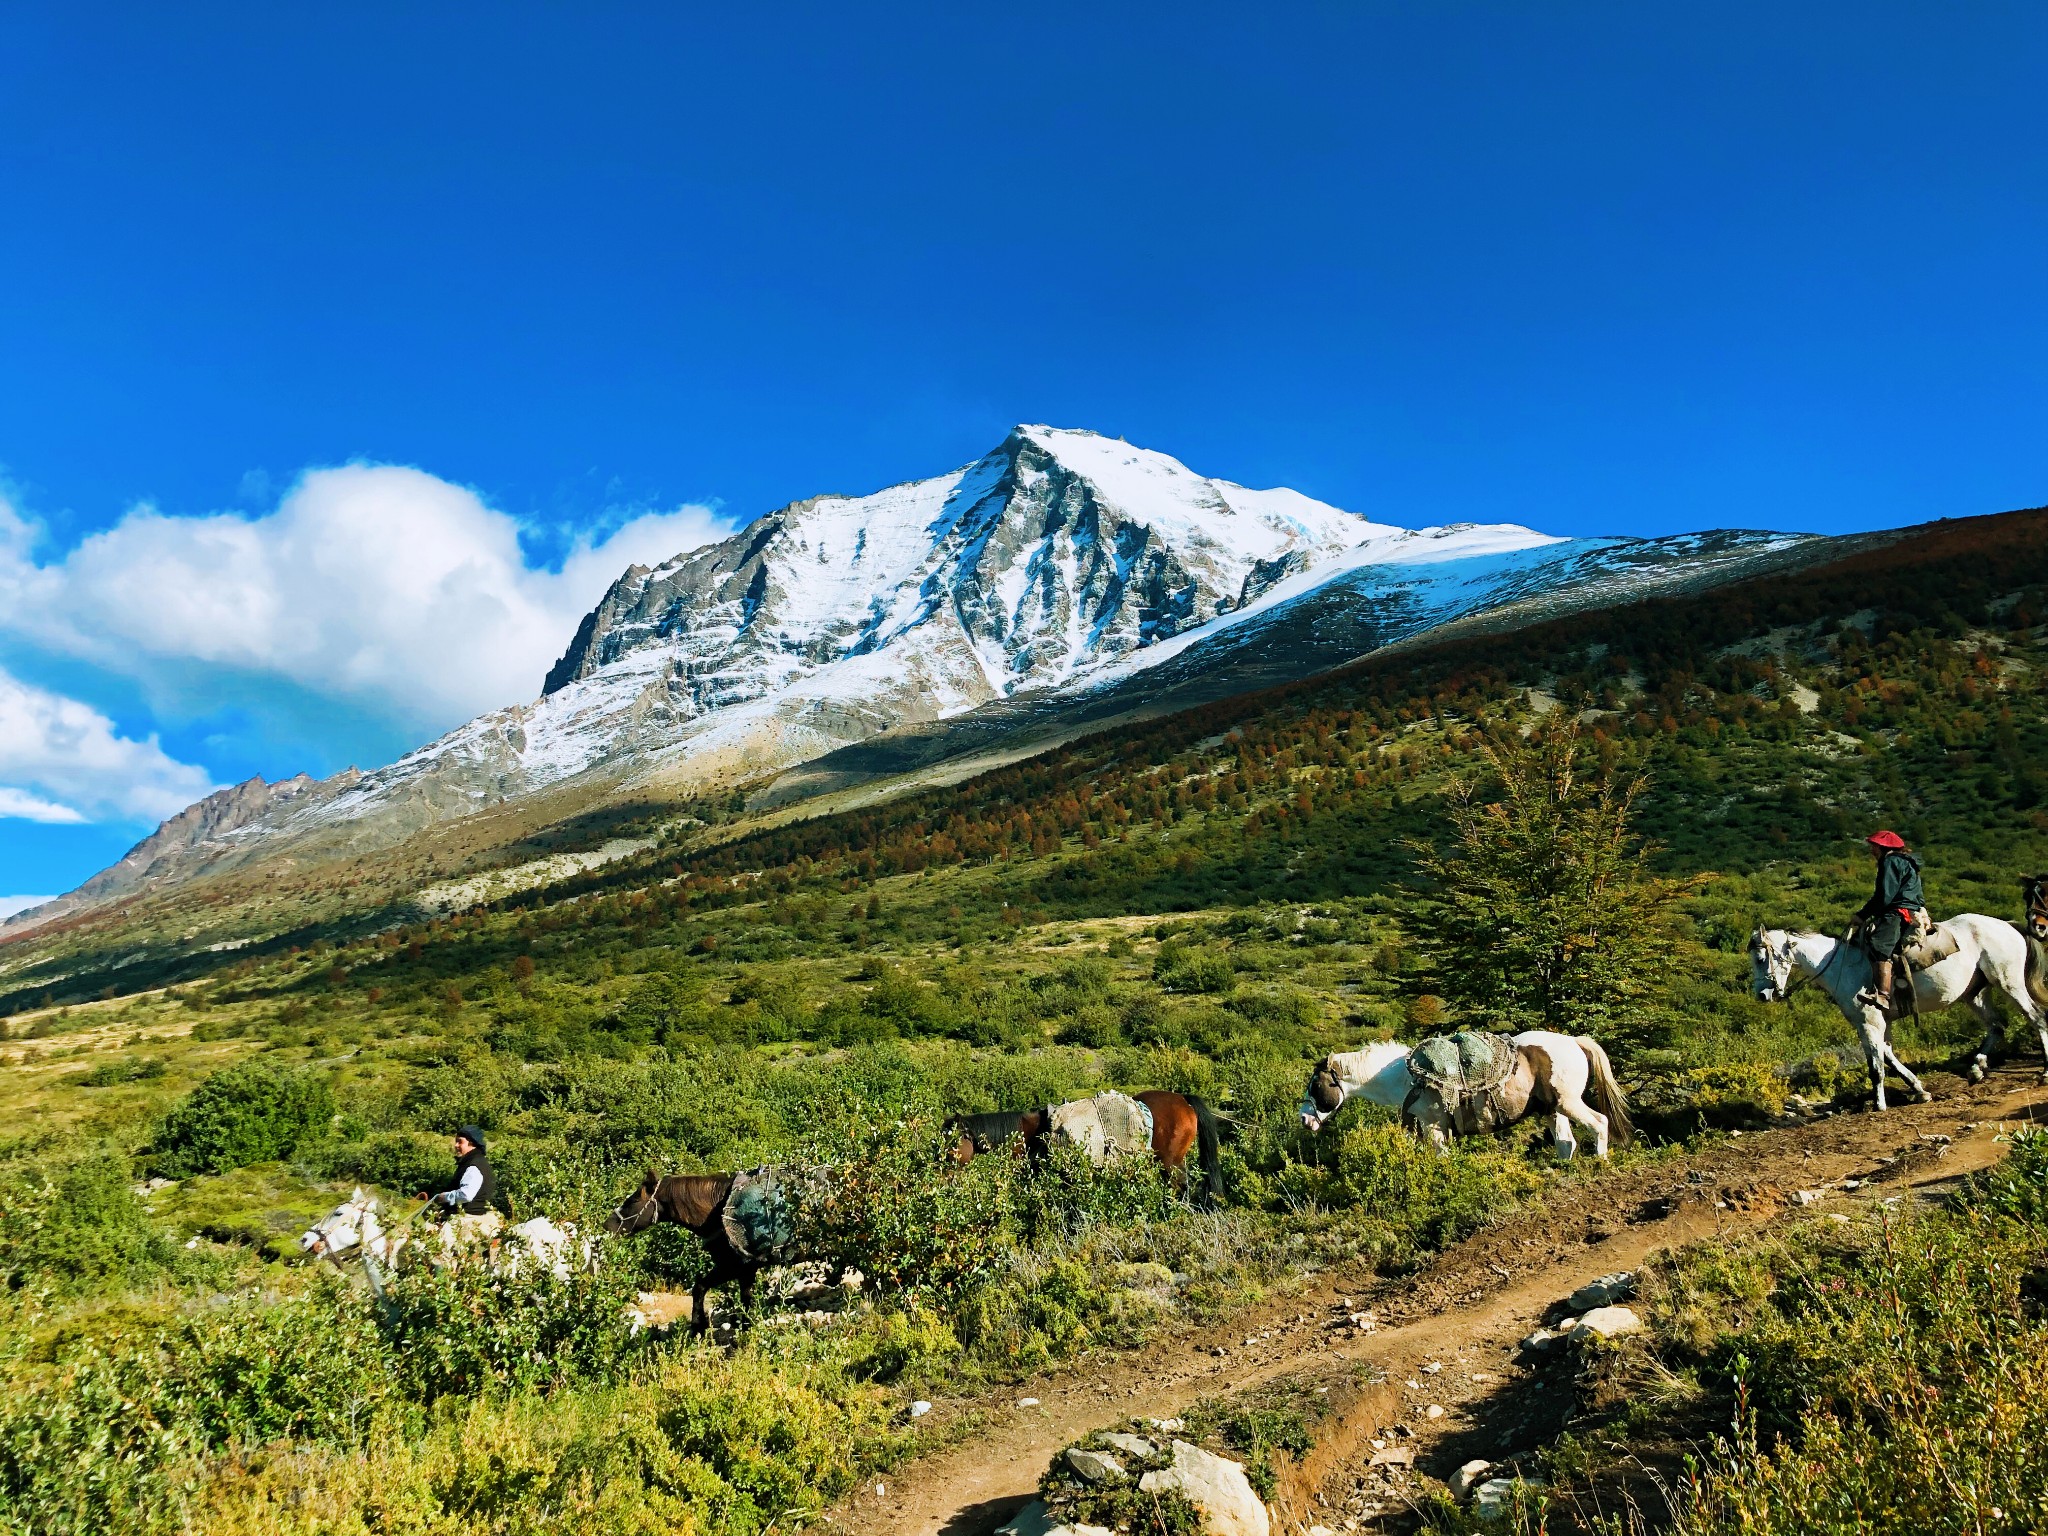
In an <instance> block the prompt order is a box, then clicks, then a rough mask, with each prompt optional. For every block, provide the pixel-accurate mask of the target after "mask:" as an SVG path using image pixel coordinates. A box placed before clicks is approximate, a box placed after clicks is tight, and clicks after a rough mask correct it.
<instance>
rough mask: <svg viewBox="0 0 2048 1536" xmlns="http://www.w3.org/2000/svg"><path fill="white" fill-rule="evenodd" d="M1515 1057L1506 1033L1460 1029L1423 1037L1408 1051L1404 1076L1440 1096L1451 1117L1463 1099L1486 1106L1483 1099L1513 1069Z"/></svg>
mask: <svg viewBox="0 0 2048 1536" xmlns="http://www.w3.org/2000/svg"><path fill="white" fill-rule="evenodd" d="M1515 1060H1516V1057H1515V1042H1514V1041H1513V1040H1512V1039H1510V1038H1509V1037H1508V1036H1506V1035H1490V1034H1480V1033H1478V1032H1476V1031H1473V1030H1466V1029H1461V1030H1459V1031H1458V1032H1457V1033H1456V1034H1455V1035H1438V1036H1437V1037H1436V1038H1435V1039H1433V1040H1425V1041H1423V1042H1422V1044H1420V1045H1418V1046H1417V1047H1415V1049H1414V1050H1412V1051H1410V1052H1409V1053H1408V1075H1409V1076H1410V1077H1411V1078H1413V1079H1414V1080H1415V1084H1416V1086H1417V1087H1419V1088H1427V1089H1429V1090H1431V1091H1432V1092H1433V1093H1435V1094H1436V1096H1437V1097H1438V1098H1440V1099H1442V1100H1443V1104H1444V1108H1445V1109H1446V1110H1448V1111H1449V1112H1450V1113H1451V1115H1452V1116H1453V1117H1454V1118H1455V1116H1456V1115H1457V1113H1458V1106H1459V1105H1460V1103H1462V1102H1463V1101H1464V1100H1466V1099H1478V1100H1480V1101H1482V1102H1481V1108H1482V1109H1484V1108H1486V1107H1487V1106H1486V1103H1485V1101H1486V1100H1489V1099H1490V1098H1491V1097H1492V1095H1493V1093H1494V1091H1495V1090H1496V1089H1498V1088H1499V1087H1500V1085H1501V1084H1502V1083H1504V1082H1506V1081H1507V1080H1508V1075H1509V1074H1510V1073H1511V1072H1513V1071H1514V1070H1515Z"/></svg>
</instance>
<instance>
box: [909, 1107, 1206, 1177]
mask: <svg viewBox="0 0 2048 1536" xmlns="http://www.w3.org/2000/svg"><path fill="white" fill-rule="evenodd" d="M1131 1097H1132V1098H1134V1099H1136V1100H1137V1101H1138V1102H1139V1103H1140V1104H1142V1105H1144V1106H1145V1108H1146V1109H1147V1110H1148V1111H1150V1112H1151V1115H1152V1155H1153V1156H1154V1157H1155V1158H1157V1159H1158V1160H1159V1166H1160V1167H1162V1168H1164V1169H1166V1170H1167V1171H1168V1172H1169V1173H1179V1174H1181V1175H1182V1185H1183V1187H1185V1185H1186V1182H1187V1181H1186V1173H1187V1158H1188V1153H1189V1152H1191V1151H1192V1152H1194V1153H1195V1160H1196V1164H1197V1166H1199V1167H1200V1168H1201V1170H1202V1190H1203V1197H1204V1198H1205V1199H1206V1200H1207V1201H1208V1202H1210V1203H1211V1204H1215V1203H1218V1202H1220V1201H1221V1200H1222V1199H1223V1170H1222V1167H1221V1155H1222V1150H1223V1133H1222V1124H1223V1117H1222V1116H1220V1115H1218V1114H1217V1113H1216V1111H1215V1110H1213V1109H1211V1108H1210V1107H1209V1106H1208V1105H1207V1104H1205V1103H1203V1102H1202V1100H1200V1099H1194V1098H1189V1097H1188V1096H1187V1095H1186V1094H1181V1093H1168V1092H1166V1091H1165V1090H1164V1089H1159V1088H1153V1089H1148V1090H1147V1091H1146V1092H1144V1093H1134V1094H1132V1095H1131ZM946 1129H947V1130H948V1131H951V1132H953V1133H954V1142H953V1145H952V1147H951V1149H950V1150H949V1153H948V1155H949V1156H950V1157H951V1158H952V1159H953V1161H955V1162H956V1163H964V1162H967V1161H968V1160H969V1159H971V1158H973V1157H974V1156H975V1155H976V1154H977V1153H982V1152H993V1151H994V1150H995V1149H996V1148H998V1147H1000V1146H1005V1145H1008V1144H1010V1143H1012V1142H1015V1143H1016V1145H1015V1148H1014V1155H1017V1156H1020V1157H1024V1158H1027V1159H1028V1160H1029V1161H1030V1162H1031V1163H1032V1165H1033V1166H1034V1167H1035V1166H1037V1165H1038V1164H1039V1163H1041V1162H1043V1161H1044V1159H1045V1156H1046V1153H1047V1152H1048V1151H1049V1150H1050V1146H1049V1139H1050V1136H1051V1133H1052V1110H1051V1108H1050V1107H1047V1108H1041V1109H1025V1110H1010V1111H1005V1112H999V1113H997V1114H991V1115H955V1116H953V1117H952V1118H951V1119H950V1120H948V1121H947V1122H946Z"/></svg>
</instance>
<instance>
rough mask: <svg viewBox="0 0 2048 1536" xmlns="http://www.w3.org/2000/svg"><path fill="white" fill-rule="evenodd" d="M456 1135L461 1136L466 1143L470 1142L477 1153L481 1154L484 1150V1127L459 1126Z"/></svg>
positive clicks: (456, 1128)
mask: <svg viewBox="0 0 2048 1536" xmlns="http://www.w3.org/2000/svg"><path fill="white" fill-rule="evenodd" d="M455 1134H456V1135H458V1136H460V1137H461V1138H462V1139H463V1140H464V1141H466V1142H468V1143H469V1144H470V1145H471V1146H473V1147H475V1148H476V1149H477V1151H479V1152H481V1151H483V1150H484V1133H483V1127H482V1126H477V1125H458V1126H457V1127H455Z"/></svg>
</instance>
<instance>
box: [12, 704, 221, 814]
mask: <svg viewBox="0 0 2048 1536" xmlns="http://www.w3.org/2000/svg"><path fill="white" fill-rule="evenodd" d="M212 787H213V783H212V778H211V776H210V775H209V774H208V773H207V772H206V770H205V769H204V768H199V767H196V766H194V765H193V764H191V763H181V762H179V761H178V760H177V759H176V758H173V757H171V756H170V755H169V754H168V753H166V752H165V751H164V750H163V748H162V747H161V746H159V745H158V744H157V739H156V737H155V736H150V737H148V738H146V739H145V740H142V741H137V740H135V739H133V738H132V737H127V736H123V735H121V734H120V733H119V732H118V731H117V730H116V729H115V728H114V722H113V721H111V720H109V719H108V718H107V717H106V716H105V715H103V714H101V713H100V712H99V711H98V710H96V709H94V708H92V706H90V705H88V704H83V703H80V702H79V701H78V700H77V699H68V698H65V697H64V696H63V695H61V694H56V693H51V692H49V691H48V690H47V689H43V688H37V687H35V686H33V685H31V684H29V683H25V682H23V681H21V679H19V678H17V677H14V676H12V675H11V674H9V673H7V672H4V671H0V817H18V818H21V819H23V820H27V821H40V822H54V823H62V822H82V821H108V820H122V821H155V820H159V819H161V818H163V817H165V816H169V815H171V814H173V813H174V812H176V811H177V810H179V809H181V808H182V807H184V806H186V805H189V804H191V802H192V801H193V800H195V799H197V798H198V797H199V796H201V795H204V794H205V793H207V791H208V790H210V789H211V788H212Z"/></svg>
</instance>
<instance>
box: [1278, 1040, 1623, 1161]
mask: <svg viewBox="0 0 2048 1536" xmlns="http://www.w3.org/2000/svg"><path fill="white" fill-rule="evenodd" d="M1514 1047H1515V1064H1514V1066H1513V1068H1512V1069H1511V1070H1510V1071H1509V1073H1508V1075H1507V1078H1506V1080H1505V1081H1503V1082H1502V1083H1501V1084H1500V1085H1499V1088H1498V1089H1497V1090H1496V1092H1495V1093H1493V1094H1491V1095H1488V1096H1486V1097H1485V1099H1484V1100H1482V1099H1481V1098H1479V1097H1473V1096H1466V1097H1462V1098H1460V1099H1458V1100H1457V1101H1456V1102H1453V1103H1446V1102H1445V1100H1444V1098H1443V1096H1442V1095H1441V1094H1439V1093H1438V1092H1437V1091H1436V1090H1435V1089H1434V1088H1431V1087H1429V1086H1427V1085H1426V1084H1422V1083H1418V1082H1417V1081H1416V1080H1415V1078H1414V1076H1413V1075H1412V1074H1411V1073H1410V1072H1409V1070H1408V1057H1409V1054H1410V1052H1411V1051H1412V1050H1413V1047H1411V1046H1408V1045H1404V1044H1402V1043H1401V1042H1400V1041H1398V1040H1381V1041H1379V1042H1377V1043H1376V1044H1373V1045H1369V1046H1367V1047H1365V1049H1363V1050H1359V1051H1343V1052H1340V1053H1338V1054H1337V1055H1334V1056H1325V1057H1324V1058H1323V1059H1322V1060H1321V1061H1319V1062H1317V1063H1316V1067H1315V1071H1314V1072H1313V1073H1311V1074H1310V1076H1309V1080H1308V1088H1307V1089H1306V1090H1305V1091H1304V1092H1303V1094H1302V1096H1301V1123H1302V1126H1303V1127H1304V1128H1305V1129H1306V1130H1308V1131H1310V1132H1315V1131H1320V1130H1321V1129H1322V1128H1323V1126H1324V1124H1325V1123H1326V1122H1327V1121H1328V1120H1329V1118H1330V1116H1332V1115H1334V1114H1335V1113H1336V1112H1337V1111H1338V1110H1339V1109H1341V1108H1342V1107H1343V1106H1344V1103H1345V1101H1346V1100H1348V1099H1365V1100H1367V1101H1369V1102H1371V1103H1374V1104H1384V1105H1385V1106H1386V1107H1387V1108H1389V1109H1395V1110H1399V1111H1400V1112H1401V1120H1402V1123H1403V1124H1404V1125H1407V1126H1408V1127H1409V1128H1410V1129H1412V1130H1414V1131H1416V1132H1418V1133H1419V1134H1420V1135H1421V1136H1422V1137H1423V1139H1424V1140H1426V1141H1428V1142H1430V1143H1431V1144H1432V1145H1433V1146H1435V1147H1437V1148H1438V1149H1439V1150H1441V1149H1442V1148H1443V1147H1444V1145H1445V1144H1446V1143H1447V1142H1448V1141H1449V1139H1450V1137H1451V1136H1452V1135H1453V1134H1456V1135H1460V1136H1470V1135H1474V1134H1476V1133H1478V1132H1480V1131H1485V1130H1494V1129H1498V1128H1499V1127H1502V1126H1507V1125H1512V1124H1514V1123H1515V1122H1516V1121H1517V1120H1521V1119H1523V1118H1524V1117H1526V1116H1528V1115H1532V1114H1547V1115H1549V1116H1550V1117H1551V1125H1550V1130H1551V1140H1552V1144H1553V1145H1554V1146H1555V1147H1556V1150H1557V1155H1558V1157H1559V1158H1561V1159H1564V1160H1567V1161H1568V1160H1570V1159H1571V1158H1572V1157H1574V1156H1576V1155H1577V1153H1578V1138H1577V1137H1575V1136H1574V1135H1573V1134H1572V1127H1573V1126H1577V1127H1579V1128H1580V1129H1581V1130H1584V1131H1587V1132H1589V1133H1590V1134H1591V1135H1592V1138H1593V1155H1594V1156H1595V1157H1605V1156H1606V1155H1607V1149H1608V1145H1609V1143H1610V1142H1618V1143H1621V1144H1623V1145H1626V1144H1627V1142H1628V1140H1629V1138H1630V1137H1631V1136H1632V1135H1633V1134H1634V1131H1635V1127H1634V1126H1633V1125H1632V1124H1631V1122H1630V1120H1629V1117H1628V1100H1627V1098H1626V1097H1625V1096H1624V1095H1623V1093H1622V1091H1621V1085H1620V1084H1619V1083H1618V1082H1616V1081H1615V1078H1614V1069H1613V1067H1612V1066H1611V1065H1610V1064H1609V1062H1608V1060H1607V1053H1606V1052H1605V1051H1604V1050H1602V1049H1601V1048H1600V1043H1599V1042H1598V1041H1597V1040H1594V1039H1593V1038H1592V1037H1591V1036H1589V1035H1561V1034H1556V1033H1553V1032H1552V1031H1550V1030H1544V1029H1532V1030H1525V1031H1523V1032H1522V1033H1521V1034H1519V1035H1516V1036H1515V1037H1514Z"/></svg>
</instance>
